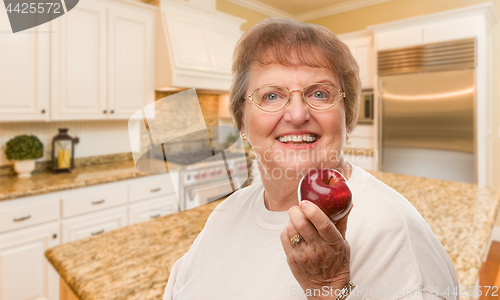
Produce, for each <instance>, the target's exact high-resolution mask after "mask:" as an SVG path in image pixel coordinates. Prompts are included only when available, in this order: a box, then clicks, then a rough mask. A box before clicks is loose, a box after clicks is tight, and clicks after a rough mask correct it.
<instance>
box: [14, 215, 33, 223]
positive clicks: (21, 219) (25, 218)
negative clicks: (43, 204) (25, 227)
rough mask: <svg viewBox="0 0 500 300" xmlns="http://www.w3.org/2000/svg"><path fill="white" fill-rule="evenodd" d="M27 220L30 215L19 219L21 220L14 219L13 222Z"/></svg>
mask: <svg viewBox="0 0 500 300" xmlns="http://www.w3.org/2000/svg"><path fill="white" fill-rule="evenodd" d="M29 218H31V215H29V216H26V217H21V218H14V222H21V221H24V220H28V219H29Z"/></svg>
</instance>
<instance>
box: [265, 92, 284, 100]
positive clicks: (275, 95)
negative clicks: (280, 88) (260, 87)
mask: <svg viewBox="0 0 500 300" xmlns="http://www.w3.org/2000/svg"><path fill="white" fill-rule="evenodd" d="M278 99H280V95H279V94H278V93H267V94H265V95H264V101H276V100H278Z"/></svg>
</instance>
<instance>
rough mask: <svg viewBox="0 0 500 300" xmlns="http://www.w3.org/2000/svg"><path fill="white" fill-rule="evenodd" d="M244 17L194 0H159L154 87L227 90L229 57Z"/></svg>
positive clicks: (229, 72)
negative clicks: (225, 12) (156, 65)
mask: <svg viewBox="0 0 500 300" xmlns="http://www.w3.org/2000/svg"><path fill="white" fill-rule="evenodd" d="M244 21H245V20H243V19H239V18H236V17H234V16H231V15H227V14H224V13H221V12H218V11H216V10H215V9H213V10H210V9H206V8H203V7H197V6H196V5H195V4H194V3H182V1H172V0H161V1H160V12H159V17H158V21H157V30H156V32H157V41H158V43H157V44H158V46H157V47H158V48H157V50H156V54H157V62H158V66H159V67H158V68H157V81H156V87H157V88H159V89H161V88H167V87H187V88H199V89H210V90H226V91H227V90H229V87H230V85H231V57H232V55H233V50H234V47H235V45H236V42H237V41H238V39H239V38H240V36H241V30H240V26H241V24H242V23H243V22H244Z"/></svg>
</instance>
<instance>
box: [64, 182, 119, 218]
mask: <svg viewBox="0 0 500 300" xmlns="http://www.w3.org/2000/svg"><path fill="white" fill-rule="evenodd" d="M76 194H78V195H77V196H70V195H68V196H67V197H64V198H63V199H62V217H63V218H68V217H72V216H76V215H81V214H85V213H89V212H94V211H98V210H102V209H106V208H109V207H113V206H117V205H121V204H126V203H127V202H128V201H127V199H128V198H127V196H128V195H127V188H126V186H120V187H113V188H109V189H97V190H94V189H93V190H91V191H82V192H81V193H78V192H77V193H76Z"/></svg>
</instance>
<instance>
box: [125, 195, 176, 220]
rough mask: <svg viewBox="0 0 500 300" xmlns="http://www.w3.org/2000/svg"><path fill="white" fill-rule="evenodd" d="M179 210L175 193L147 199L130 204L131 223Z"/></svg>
mask: <svg viewBox="0 0 500 300" xmlns="http://www.w3.org/2000/svg"><path fill="white" fill-rule="evenodd" d="M178 211H179V204H178V203H177V197H176V196H175V194H171V195H166V196H163V197H159V198H154V199H150V200H145V201H141V202H138V203H136V204H132V205H130V206H129V221H130V224H135V223H139V222H144V221H148V220H152V219H156V218H159V217H161V216H165V215H169V214H171V213H175V212H178Z"/></svg>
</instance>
